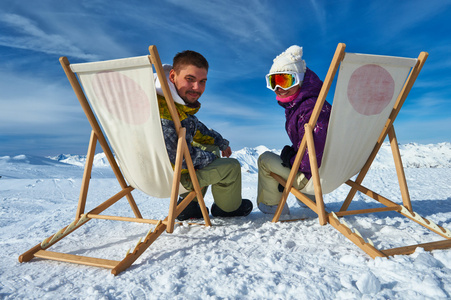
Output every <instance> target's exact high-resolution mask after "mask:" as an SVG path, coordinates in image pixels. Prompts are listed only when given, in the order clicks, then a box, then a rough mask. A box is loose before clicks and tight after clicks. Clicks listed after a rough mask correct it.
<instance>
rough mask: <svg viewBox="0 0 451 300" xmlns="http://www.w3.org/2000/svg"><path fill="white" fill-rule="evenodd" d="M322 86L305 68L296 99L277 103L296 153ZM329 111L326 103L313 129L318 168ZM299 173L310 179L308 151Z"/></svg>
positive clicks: (321, 156) (292, 159)
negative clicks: (283, 112)
mask: <svg viewBox="0 0 451 300" xmlns="http://www.w3.org/2000/svg"><path fill="white" fill-rule="evenodd" d="M322 85H323V82H322V81H321V80H320V79H319V78H318V76H317V75H316V74H315V73H314V72H313V71H311V70H310V69H309V68H307V70H306V72H305V76H304V82H303V83H302V86H301V91H300V93H299V95H298V96H297V97H296V99H294V100H293V101H291V102H288V103H282V102H280V101H278V103H279V105H280V106H282V107H283V108H285V117H286V122H285V129H286V131H287V133H288V137H289V138H290V140H291V142H292V143H293V148H294V150H295V151H298V149H299V146H300V144H301V141H302V138H303V137H304V125H305V124H307V123H308V121H309V120H310V116H311V115H312V112H313V108H314V107H315V104H316V99H317V98H318V95H319V92H320V90H321V86H322ZM331 109H332V107H331V105H330V104H329V103H328V102H327V101H326V102H325V103H324V105H323V108H322V110H321V113H320V115H319V117H318V121H317V123H316V126H315V127H314V129H313V140H314V143H315V150H316V158H317V162H318V168H319V167H320V166H321V160H322V158H323V152H324V145H325V144H326V134H327V126H328V124H329V118H330V111H331ZM294 159H295V156H293V157H292V158H291V164H293V163H294ZM299 171H300V172H302V173H304V174H305V176H306V177H307V179H310V178H311V177H312V172H311V169H310V162H309V158H308V151H307V152H306V153H305V154H304V157H303V158H302V161H301V165H300V167H299Z"/></svg>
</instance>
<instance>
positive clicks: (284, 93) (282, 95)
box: [275, 85, 301, 98]
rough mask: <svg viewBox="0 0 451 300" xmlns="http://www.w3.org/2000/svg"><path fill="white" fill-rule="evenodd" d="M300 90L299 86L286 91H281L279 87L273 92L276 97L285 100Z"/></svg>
mask: <svg viewBox="0 0 451 300" xmlns="http://www.w3.org/2000/svg"><path fill="white" fill-rule="evenodd" d="M300 88H301V87H300V86H299V85H296V86H294V87H292V88H290V89H288V90H284V89H281V88H280V87H278V88H277V89H276V90H275V93H276V95H277V96H279V97H280V98H286V97H289V96H291V95H294V94H296V92H297V91H298V90H299V89H300Z"/></svg>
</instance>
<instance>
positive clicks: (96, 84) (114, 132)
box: [70, 56, 186, 198]
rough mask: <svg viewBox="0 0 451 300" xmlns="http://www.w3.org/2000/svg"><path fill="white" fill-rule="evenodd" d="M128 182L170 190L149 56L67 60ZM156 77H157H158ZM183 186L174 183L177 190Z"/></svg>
mask: <svg viewBox="0 0 451 300" xmlns="http://www.w3.org/2000/svg"><path fill="white" fill-rule="evenodd" d="M70 68H71V70H72V71H73V72H75V73H76V74H77V75H78V78H79V81H80V82H81V84H82V87H83V90H84V92H85V94H86V98H87V99H88V101H89V103H90V105H91V107H92V109H93V111H94V113H95V115H96V117H97V119H98V121H99V123H100V124H101V127H102V130H103V131H104V133H105V135H106V137H107V139H108V141H109V144H110V146H111V148H112V150H113V152H114V154H115V157H116V160H117V161H118V164H119V166H120V168H121V170H122V173H123V175H124V177H125V179H126V180H127V181H128V183H129V184H130V185H131V186H132V187H134V188H137V189H139V190H141V191H143V192H144V193H146V194H148V195H151V196H154V197H159V198H167V197H170V195H171V186H172V179H173V176H174V170H173V168H172V165H171V163H170V160H169V157H168V154H167V151H166V146H165V142H164V137H163V131H162V128H161V121H160V114H159V108H158V100H157V94H156V89H155V82H154V73H153V68H152V64H151V61H150V57H149V56H139V57H131V58H124V59H117V60H110V61H100V62H92V63H82V64H71V65H70ZM160 80H161V79H160ZM184 191H186V190H185V189H184V188H183V187H182V186H180V191H179V192H180V193H182V192H184Z"/></svg>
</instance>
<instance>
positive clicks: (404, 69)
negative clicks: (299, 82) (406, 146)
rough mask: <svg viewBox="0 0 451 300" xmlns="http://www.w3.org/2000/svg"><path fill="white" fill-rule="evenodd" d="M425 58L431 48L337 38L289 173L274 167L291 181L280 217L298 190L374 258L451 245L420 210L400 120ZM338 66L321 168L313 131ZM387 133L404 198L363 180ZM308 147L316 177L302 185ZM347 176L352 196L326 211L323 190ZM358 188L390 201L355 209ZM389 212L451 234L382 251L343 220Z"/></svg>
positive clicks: (450, 239) (323, 219) (449, 237)
mask: <svg viewBox="0 0 451 300" xmlns="http://www.w3.org/2000/svg"><path fill="white" fill-rule="evenodd" d="M426 58H427V53H425V52H422V53H421V54H420V55H419V57H418V59H412V58H403V57H392V56H379V55H367V54H355V53H346V52H345V45H344V44H339V45H338V47H337V50H336V52H335V55H334V58H333V60H332V63H331V66H330V68H329V71H328V73H327V76H326V79H325V80H324V83H323V86H322V89H321V92H320V94H319V96H318V100H317V103H316V106H315V109H314V111H313V114H312V116H311V118H310V120H309V123H308V125H306V130H305V135H304V137H303V139H302V141H301V145H300V147H299V151H298V153H297V155H296V159H295V161H294V164H293V166H292V170H291V172H290V176H289V177H288V179H287V180H284V179H283V178H282V177H280V176H279V175H277V174H274V173H271V175H272V176H273V177H274V178H275V179H276V180H277V181H278V182H279V183H280V184H282V185H283V186H284V187H285V189H284V191H283V193H282V197H281V199H280V202H279V205H278V208H277V211H276V213H275V215H274V218H273V222H277V221H278V220H279V218H280V215H281V213H282V209H283V207H284V205H285V203H286V200H287V197H288V195H289V193H290V192H291V193H293V194H294V195H295V196H296V197H297V198H298V199H299V200H301V201H302V202H303V203H304V204H306V205H307V206H308V207H309V208H311V209H312V210H313V211H315V212H316V213H317V214H318V217H319V222H320V224H321V225H325V224H327V223H329V224H331V225H332V226H334V227H335V228H336V229H337V230H339V231H340V232H341V233H342V234H344V235H345V236H346V237H348V238H349V239H350V240H351V241H352V242H354V243H355V244H356V245H357V246H359V247H360V248H361V249H362V250H364V251H365V252H366V253H368V254H369V255H370V256H371V257H373V258H374V257H376V256H383V257H386V256H390V255H394V254H407V253H412V252H413V251H414V250H415V248H416V247H418V246H422V247H424V248H425V249H426V250H432V249H439V248H449V247H451V232H450V231H449V230H448V229H445V228H443V227H441V226H438V225H437V224H435V223H433V222H431V221H429V220H426V219H424V218H422V217H421V216H419V215H418V214H417V213H414V212H413V209H412V204H411V201H410V196H409V191H408V188H407V183H406V178H405V175H404V169H403V166H402V161H401V155H400V153H399V148H398V142H397V139H396V135H395V130H394V126H393V122H394V121H395V119H396V117H397V115H398V113H399V111H400V109H401V107H402V105H403V103H404V101H405V99H406V97H407V95H408V93H409V91H410V89H411V88H412V86H413V83H414V82H415V80H416V78H417V76H418V74H419V72H420V70H421V68H422V67H423V65H424V62H425V60H426ZM338 70H339V72H338V76H337V80H336V86H335V94H334V98H333V104H332V111H331V117H330V121H329V127H328V132H327V137H326V144H325V149H324V154H323V158H322V162H321V166H320V168H318V166H317V165H318V164H317V162H316V155H315V148H314V142H313V134H312V130H313V128H314V127H315V124H316V121H317V119H318V116H319V113H320V111H321V108H322V106H323V104H324V102H325V101H326V96H327V94H328V92H329V89H330V87H331V85H332V82H333V80H334V78H335V75H336V73H337V71H338ZM387 136H388V137H389V140H390V144H391V149H392V152H393V158H394V161H395V167H396V171H397V174H398V181H399V187H400V192H401V196H402V200H403V204H402V205H400V204H397V203H394V202H393V201H390V200H389V199H387V198H385V197H383V196H381V195H378V194H377V193H375V192H373V191H371V190H369V189H368V188H366V187H364V186H362V185H361V183H362V181H363V179H364V178H365V176H366V174H367V172H368V170H369V168H370V166H371V164H372V162H373V161H374V158H375V157H376V155H377V153H378V151H379V149H380V147H381V145H382V143H383V142H384V140H385V138H386V137H387ZM307 149H308V153H309V161H310V165H311V170H312V177H311V179H310V180H309V182H308V183H307V185H306V186H305V187H304V188H303V189H302V190H301V191H299V190H297V189H295V188H294V187H293V181H294V177H295V175H296V173H297V170H299V165H300V162H301V159H302V157H303V156H304V153H305V151H306V150H307ZM357 174H358V175H357ZM355 175H357V177H356V179H355V180H354V181H353V180H351V178H352V177H353V176H355ZM343 183H346V184H347V185H349V186H351V190H350V192H349V194H348V196H347V198H346V199H343V204H342V207H341V209H340V211H337V212H327V211H326V210H325V207H324V202H323V194H327V193H330V192H332V191H334V190H335V189H337V188H338V187H339V186H341V185H342V184H343ZM357 191H359V192H361V193H363V194H365V195H367V196H369V197H371V198H373V199H374V200H376V201H378V202H380V203H381V204H383V205H384V207H381V208H373V209H363V210H355V211H349V210H348V207H349V205H350V203H351V201H352V199H353V198H354V196H355V194H356V192H357ZM305 194H311V195H315V199H316V202H314V201H312V200H310V199H309V198H308V197H307V196H305ZM382 211H396V212H398V213H400V214H402V215H404V216H406V217H407V218H409V219H411V220H413V221H415V222H417V223H419V224H420V225H422V226H424V227H426V228H428V229H430V230H431V231H433V232H435V233H437V234H438V235H440V236H442V237H444V238H446V240H444V241H439V242H436V243H429V244H427V245H425V244H422V245H412V246H408V247H401V248H395V249H385V250H378V249H376V248H375V247H374V245H372V243H371V242H367V241H366V240H364V239H363V238H362V237H361V236H360V234H358V232H357V231H352V230H351V229H350V228H348V226H347V225H346V223H345V222H343V223H342V222H340V219H339V218H340V217H343V216H347V215H358V214H362V213H373V212H382Z"/></svg>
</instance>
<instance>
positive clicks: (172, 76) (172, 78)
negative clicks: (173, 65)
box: [169, 69, 175, 84]
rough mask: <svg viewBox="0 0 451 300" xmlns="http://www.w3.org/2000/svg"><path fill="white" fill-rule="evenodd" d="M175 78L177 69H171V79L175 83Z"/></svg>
mask: <svg viewBox="0 0 451 300" xmlns="http://www.w3.org/2000/svg"><path fill="white" fill-rule="evenodd" d="M174 78H175V71H174V69H171V71H169V80H170V81H171V82H172V83H174V84H175V80H174Z"/></svg>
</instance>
